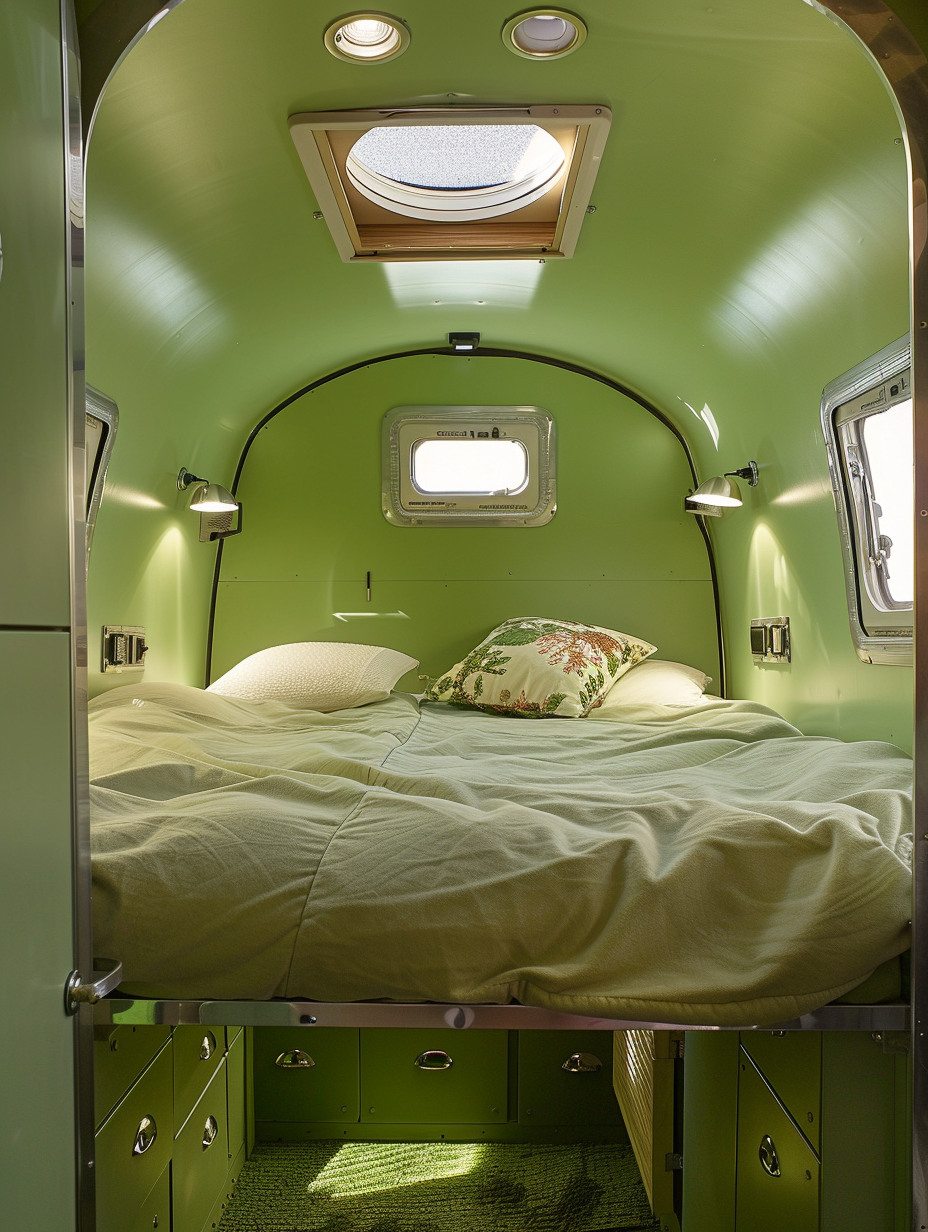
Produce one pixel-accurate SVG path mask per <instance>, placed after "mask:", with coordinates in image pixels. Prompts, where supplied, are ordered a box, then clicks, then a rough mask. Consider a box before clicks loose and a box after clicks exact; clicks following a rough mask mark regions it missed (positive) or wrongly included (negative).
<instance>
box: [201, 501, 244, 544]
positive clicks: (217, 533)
mask: <svg viewBox="0 0 928 1232" xmlns="http://www.w3.org/2000/svg"><path fill="white" fill-rule="evenodd" d="M235 516H236V515H235V513H201V514H200V542H201V543H214V542H215V541H216V540H217V539H230V538H231V537H232V536H233V535H240V534H241V533H242V506H241V503H240V504H239V507H238V520H237V524H236V526H235V528H234V529H233V527H232V519H233V518H234V517H235Z"/></svg>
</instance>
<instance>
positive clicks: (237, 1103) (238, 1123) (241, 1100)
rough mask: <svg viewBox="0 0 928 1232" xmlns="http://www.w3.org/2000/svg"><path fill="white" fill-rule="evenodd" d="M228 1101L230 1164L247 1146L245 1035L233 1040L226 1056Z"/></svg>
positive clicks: (241, 1034) (240, 1033) (239, 1034)
mask: <svg viewBox="0 0 928 1232" xmlns="http://www.w3.org/2000/svg"><path fill="white" fill-rule="evenodd" d="M226 1102H227V1104H228V1108H229V1164H230V1166H231V1164H232V1163H233V1162H234V1160H235V1159H236V1157H237V1156H238V1153H239V1151H241V1150H242V1149H243V1147H244V1146H245V1036H244V1034H243V1033H242V1032H239V1033H238V1035H237V1036H236V1037H235V1039H234V1040H233V1042H232V1044H231V1045H230V1047H229V1054H228V1056H227V1057H226Z"/></svg>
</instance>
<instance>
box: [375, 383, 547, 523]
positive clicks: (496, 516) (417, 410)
mask: <svg viewBox="0 0 928 1232" xmlns="http://www.w3.org/2000/svg"><path fill="white" fill-rule="evenodd" d="M494 430H495V431H497V432H498V433H499V434H500V435H502V436H503V437H504V438H506V439H511V440H515V441H518V442H519V443H520V444H521V445H522V446H523V448H524V449H525V451H526V454H527V456H528V480H527V482H526V483H525V485H524V486H523V487H522V488H521V489H520V490H519V491H518V492H509V493H507V494H505V495H499V494H487V493H460V492H445V493H441V492H431V493H428V494H424V493H421V492H420V491H419V489H418V488H417V487H416V484H415V482H414V480H413V476H412V453H413V449H414V447H415V445H416V444H417V443H418V442H419V441H421V440H440V439H444V437H445V436H447V435H450V434H451V433H458V432H459V433H462V434H463V433H467V434H468V436H469V435H470V434H471V433H473V434H474V439H479V436H478V435H477V434H478V433H481V432H487V433H493V431H494ZM382 446H383V452H382V458H383V472H382V475H383V483H382V508H383V515H384V517H385V518H386V519H387V521H388V522H390V523H392V524H393V525H394V526H543V525H545V523H547V522H550V521H551V519H552V518H553V517H554V514H555V511H556V509H557V475H556V459H555V432H554V420H553V419H552V418H551V416H550V415H549V414H548V412H547V411H545V410H543V409H542V408H541V407H538V406H396V407H393V408H392V410H389V411H388V412H387V414H386V415H385V416H384V421H383V441H382Z"/></svg>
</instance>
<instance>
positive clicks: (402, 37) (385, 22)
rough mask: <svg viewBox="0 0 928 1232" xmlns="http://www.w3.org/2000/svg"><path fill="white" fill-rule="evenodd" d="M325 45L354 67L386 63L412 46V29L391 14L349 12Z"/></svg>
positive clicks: (327, 36) (329, 32) (329, 31)
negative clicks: (410, 32) (410, 35)
mask: <svg viewBox="0 0 928 1232" xmlns="http://www.w3.org/2000/svg"><path fill="white" fill-rule="evenodd" d="M324 38H325V45H326V47H327V48H328V49H329V51H330V52H331V53H332V55H333V56H336V57H337V58H338V59H339V60H347V61H348V62H349V63H350V64H382V63H383V62H384V60H395V59H396V57H397V56H401V55H402V54H403V52H404V51H405V50H406V48H407V47H408V46H409V28H408V26H406V24H405V23H404V22H403V21H401V20H400V18H399V17H391V16H390V14H389V13H373V12H363V13H349V14H347V15H346V16H345V17H339V18H338V19H337V20H336V21H333V22H332V24H331V25H330V26H329V28H328V29H327V30H326V32H325V36H324Z"/></svg>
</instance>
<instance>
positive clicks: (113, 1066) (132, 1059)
mask: <svg viewBox="0 0 928 1232" xmlns="http://www.w3.org/2000/svg"><path fill="white" fill-rule="evenodd" d="M170 1035H171V1028H170V1027H155V1026H139V1027H130V1026H122V1027H113V1026H107V1027H95V1028H94V1040H93V1103H94V1114H95V1118H94V1119H95V1124H96V1125H97V1126H99V1125H100V1123H101V1122H102V1121H103V1119H104V1118H105V1117H106V1116H107V1115H108V1114H109V1112H110V1111H111V1110H112V1109H113V1108H115V1107H116V1105H117V1104H118V1103H119V1101H120V1100H121V1099H122V1097H123V1096H124V1095H125V1093H126V1092H127V1091H128V1090H129V1088H130V1087H131V1086H132V1084H133V1082H135V1080H136V1078H137V1077H138V1075H139V1074H140V1073H141V1072H142V1070H143V1069H144V1068H145V1066H146V1065H147V1064H148V1062H149V1061H150V1060H151V1058H152V1057H153V1056H154V1055H155V1053H156V1052H157V1051H158V1049H159V1048H162V1047H163V1046H164V1044H166V1043H167V1041H168V1039H169V1038H170Z"/></svg>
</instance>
